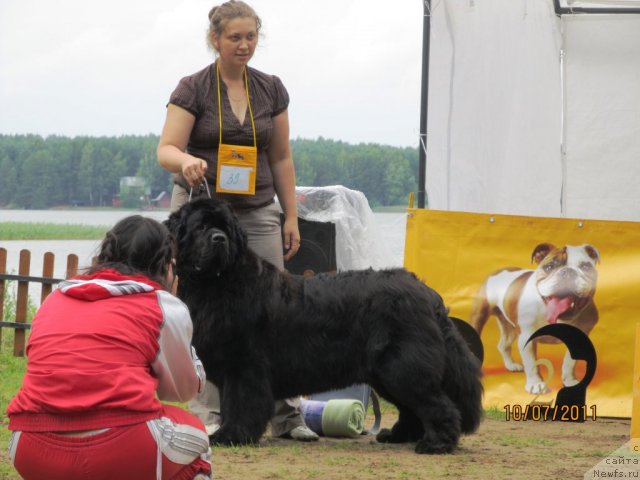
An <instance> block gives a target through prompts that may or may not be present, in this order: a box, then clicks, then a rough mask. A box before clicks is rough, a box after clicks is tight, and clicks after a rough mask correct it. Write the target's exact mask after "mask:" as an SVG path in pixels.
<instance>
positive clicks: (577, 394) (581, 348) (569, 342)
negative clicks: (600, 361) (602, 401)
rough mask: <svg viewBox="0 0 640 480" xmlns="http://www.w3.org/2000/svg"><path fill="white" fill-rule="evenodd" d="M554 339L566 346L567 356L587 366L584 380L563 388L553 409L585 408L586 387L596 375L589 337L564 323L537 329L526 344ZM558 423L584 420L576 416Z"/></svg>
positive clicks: (594, 352) (595, 362) (594, 356)
mask: <svg viewBox="0 0 640 480" xmlns="http://www.w3.org/2000/svg"><path fill="white" fill-rule="evenodd" d="M544 336H549V337H554V338H557V339H558V340H560V341H561V342H562V343H564V344H565V345H566V346H567V349H568V350H569V355H570V356H571V358H572V359H574V360H584V361H585V362H586V364H587V368H586V372H585V375H584V378H583V379H582V380H581V381H580V382H579V383H577V384H576V385H573V386H564V387H562V388H561V389H560V391H559V392H558V394H557V395H556V402H555V408H556V409H557V408H559V407H569V408H570V407H572V406H575V407H579V408H583V407H584V406H585V400H586V395H587V387H588V386H589V384H590V383H591V380H593V376H594V375H595V373H596V366H597V359H596V349H595V347H594V346H593V343H592V342H591V340H590V339H589V337H588V336H587V335H586V334H585V333H584V332H583V331H582V330H580V329H579V328H576V327H574V326H572V325H567V324H564V323H554V324H550V325H545V326H544V327H542V328H539V329H538V330H536V331H535V332H533V334H532V335H531V336H530V337H529V339H528V340H527V344H528V343H529V342H530V341H532V340H535V339H536V338H539V337H544ZM558 420H560V421H576V422H583V421H584V418H583V417H581V416H578V418H577V419H573V418H571V419H568V420H565V419H560V418H559V419H558Z"/></svg>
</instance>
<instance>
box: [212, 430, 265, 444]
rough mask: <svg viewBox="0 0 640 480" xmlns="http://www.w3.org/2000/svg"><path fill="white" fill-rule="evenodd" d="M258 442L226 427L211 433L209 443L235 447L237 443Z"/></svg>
mask: <svg viewBox="0 0 640 480" xmlns="http://www.w3.org/2000/svg"><path fill="white" fill-rule="evenodd" d="M257 443H258V442H257V441H255V442H254V441H252V440H251V439H249V438H245V437H242V436H240V435H237V434H234V433H233V432H230V431H228V430H225V428H224V427H222V428H220V429H219V430H218V431H216V432H215V433H214V434H213V435H209V445H215V446H224V447H233V446H236V445H253V444H257Z"/></svg>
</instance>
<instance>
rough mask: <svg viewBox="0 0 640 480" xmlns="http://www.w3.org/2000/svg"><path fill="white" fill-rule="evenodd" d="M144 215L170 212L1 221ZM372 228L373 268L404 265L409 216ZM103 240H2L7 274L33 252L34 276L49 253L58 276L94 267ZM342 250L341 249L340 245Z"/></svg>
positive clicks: (41, 213) (380, 220)
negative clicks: (72, 264)
mask: <svg viewBox="0 0 640 480" xmlns="http://www.w3.org/2000/svg"><path fill="white" fill-rule="evenodd" d="M134 214H135V215H143V216H147V217H151V218H154V219H155V220H158V221H163V220H165V219H166V218H167V215H168V212H167V211H166V210H151V211H127V210H117V211H116V210H109V211H102V210H101V211H91V210H0V222H26V223H56V224H70V225H106V226H110V225H113V224H115V223H116V222H118V221H119V220H121V219H122V218H124V217H126V216H128V215H134ZM371 223H372V224H371V225H370V228H371V230H372V231H373V232H374V237H375V241H374V242H373V244H372V245H371V247H373V249H374V251H375V252H376V253H375V259H372V266H374V267H376V268H387V267H397V266H402V265H403V263H404V239H405V231H406V213H404V212H402V213H374V214H373V221H372V222H371ZM99 244H100V241H99V240H19V241H0V247H1V248H5V249H6V250H7V272H10V273H17V271H18V262H19V256H20V250H22V249H27V250H30V251H31V274H32V275H34V276H40V275H41V274H42V257H43V255H44V253H46V252H52V253H54V254H55V256H56V257H55V258H56V260H55V268H54V276H55V277H57V278H63V277H64V276H65V268H66V257H67V255H69V254H72V253H73V254H76V255H78V264H79V268H83V267H86V266H87V265H89V264H90V262H91V258H92V257H93V256H94V255H95V254H96V251H97V249H98V247H99ZM338 248H339V246H338ZM29 288H30V291H29V293H30V295H31V296H32V297H33V298H39V296H40V289H39V286H38V285H37V284H32V285H30V287H29Z"/></svg>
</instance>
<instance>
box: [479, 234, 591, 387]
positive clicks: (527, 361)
mask: <svg viewBox="0 0 640 480" xmlns="http://www.w3.org/2000/svg"><path fill="white" fill-rule="evenodd" d="M531 261H532V262H535V263H537V264H538V267H537V268H536V269H535V270H525V269H518V268H506V269H503V270H500V271H498V272H496V273H493V274H491V275H489V276H488V277H487V279H486V280H485V282H484V283H483V285H482V287H481V288H480V291H479V292H478V294H477V296H476V299H475V302H474V305H473V307H472V309H471V316H470V323H471V325H473V326H474V327H475V329H476V331H477V332H478V334H480V333H481V332H482V328H483V327H484V325H485V323H486V322H487V319H488V318H489V317H490V316H492V315H493V316H495V317H496V318H497V319H498V326H499V327H500V340H499V341H498V350H499V351H500V354H501V355H502V358H503V360H504V366H505V367H506V368H507V370H510V371H512V372H520V371H523V370H524V372H525V374H526V379H527V381H526V386H525V389H526V390H527V391H528V392H529V393H533V394H540V393H547V392H549V391H550V390H549V387H547V385H546V383H545V382H544V380H543V379H542V377H541V376H540V373H539V372H538V365H537V360H536V343H537V342H538V341H541V342H543V343H556V342H557V340H556V339H554V338H551V337H541V338H539V339H536V340H534V341H532V342H529V343H528V344H527V345H526V346H525V344H526V342H527V340H528V339H529V337H530V336H531V335H532V334H533V333H534V332H535V331H536V330H538V329H539V328H541V327H543V326H544V325H547V324H550V323H568V324H570V325H573V326H575V327H578V328H579V329H580V330H582V331H583V332H584V333H585V334H587V335H588V334H589V332H590V331H591V329H592V328H593V327H594V325H595V324H596V323H597V321H598V310H597V308H596V306H595V304H594V303H593V295H594V293H595V290H596V282H597V279H598V272H597V270H596V264H597V263H599V261H600V255H599V253H598V250H596V248H595V247H593V246H591V245H586V244H585V245H580V246H570V245H567V246H564V247H560V248H557V247H555V246H553V245H551V244H548V243H542V244H540V245H538V246H537V247H536V248H535V249H534V250H533V253H532V255H531ZM516 339H517V340H518V348H519V350H520V357H521V358H522V363H523V365H520V364H519V363H517V362H516V361H514V359H513V357H512V356H511V346H512V344H513V342H514V341H515V340H516ZM574 367H575V360H573V359H572V358H571V356H570V355H569V352H567V353H566V355H565V357H564V360H563V362H562V382H563V384H564V385H565V386H572V385H575V384H577V383H578V380H577V379H576V378H575V375H574Z"/></svg>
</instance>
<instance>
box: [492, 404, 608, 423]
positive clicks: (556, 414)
mask: <svg viewBox="0 0 640 480" xmlns="http://www.w3.org/2000/svg"><path fill="white" fill-rule="evenodd" d="M504 413H505V420H506V421H507V422H510V421H514V422H545V421H556V422H585V421H587V420H592V421H596V419H597V418H598V416H597V410H596V406H595V405H590V406H587V405H553V406H552V405H549V404H540V403H530V404H527V405H517V404H513V405H511V404H507V405H505V406H504Z"/></svg>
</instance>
